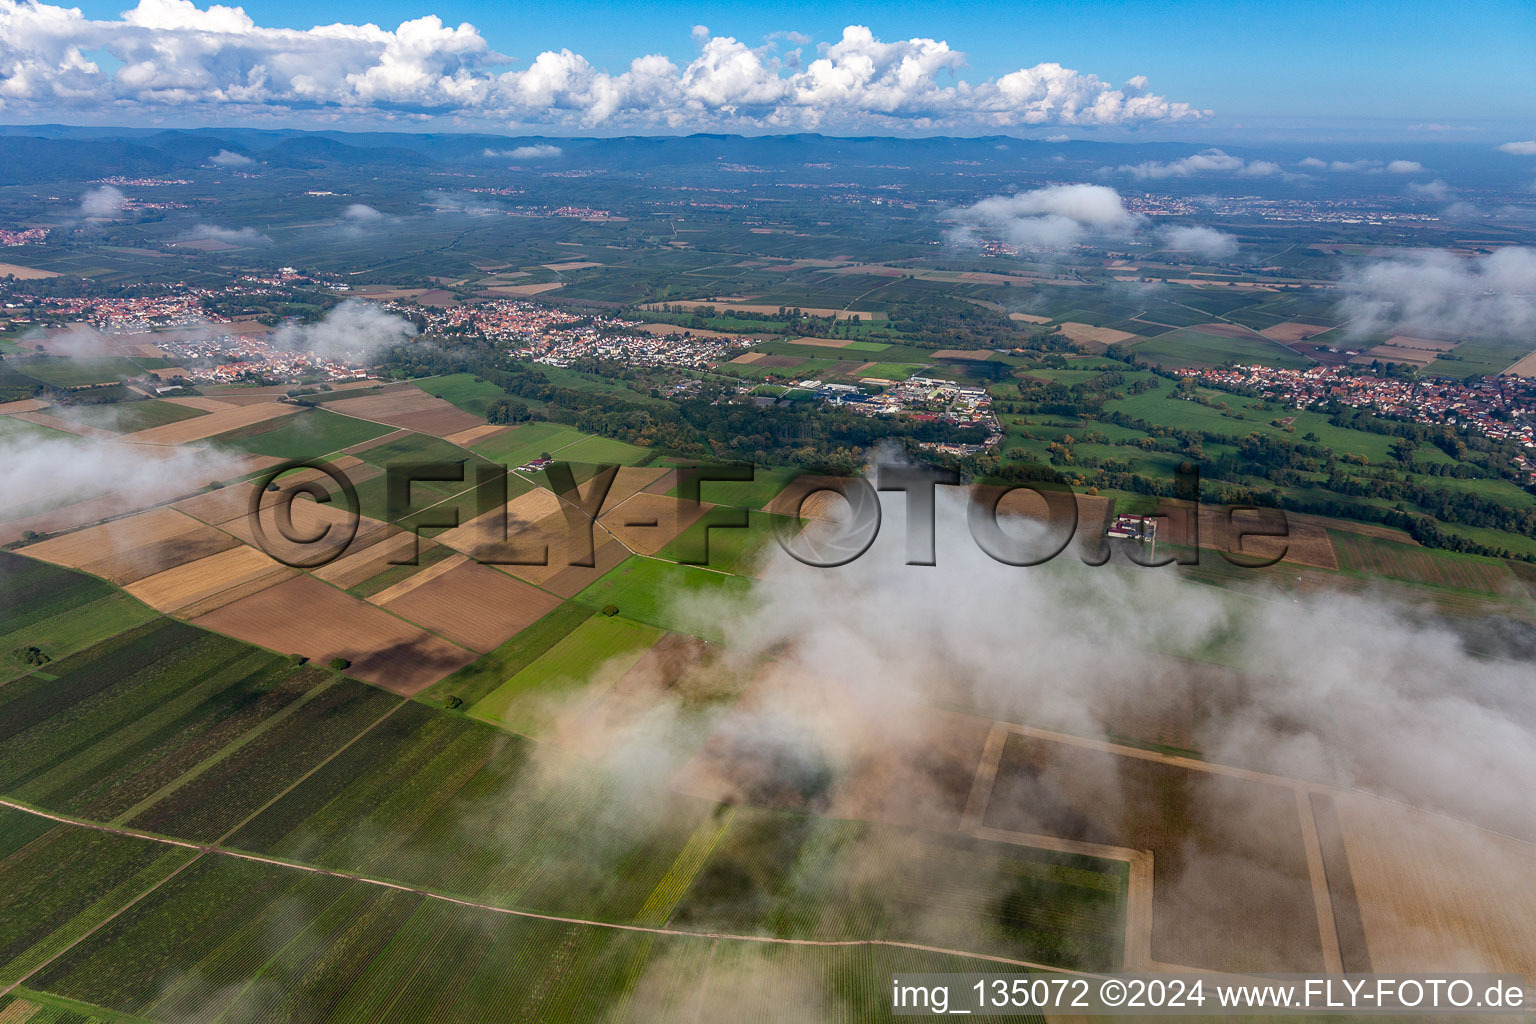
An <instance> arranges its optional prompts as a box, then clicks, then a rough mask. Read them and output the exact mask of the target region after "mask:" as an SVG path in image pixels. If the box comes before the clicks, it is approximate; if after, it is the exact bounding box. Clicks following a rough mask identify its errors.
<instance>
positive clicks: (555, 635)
mask: <svg viewBox="0 0 1536 1024" xmlns="http://www.w3.org/2000/svg"><path fill="white" fill-rule="evenodd" d="M592 614H593V612H592V609H591V608H589V607H587V606H586V605H584V604H578V603H576V602H574V601H567V602H565V603H563V604H561V605H560V606H559V607H557V608H556V609H555V610H554V611H552V612H550V613H549V614H548V615H545V616H544V617H543V618H542V619H540V620H539V621H537V622H535V623H533V624H532V625H530V626H528V627H527V628H525V629H524V630H523V631H522V632H520V633H518V634H517V635H516V636H514V637H513V638H512V639H510V640H508V641H507V642H506V643H504V644H502V645H501V646H500V647H498V648H496V649H495V650H494V651H491V652H490V653H489V654H487V655H485V656H484V657H482V658H479V659H477V660H476V661H475V662H474V663H472V664H469V665H466V666H464V667H463V668H461V669H459V670H458V671H457V672H455V673H453V674H452V675H450V676H447V677H446V678H443V679H440V680H438V681H437V682H436V683H433V684H432V685H431V686H430V687H428V688H427V689H425V690H423V691H422V692H421V693H420V694H418V695H417V696H418V698H419V699H421V700H442V701H444V702H452V701H454V700H457V701H458V702H459V703H458V704H456V705H455V707H458V706H462V705H472V704H474V703H475V702H476V701H478V700H480V699H481V698H482V697H484V696H485V695H486V694H488V693H490V692H491V691H492V690H494V689H496V688H497V687H498V686H500V685H501V684H502V683H504V682H506V681H507V680H508V679H511V678H512V677H513V676H515V675H517V674H518V673H519V672H521V671H522V670H523V669H524V668H526V667H527V666H529V665H531V664H532V663H533V662H534V661H535V660H536V659H538V658H539V657H541V656H542V655H543V654H544V652H546V651H548V650H549V649H550V648H551V647H553V646H554V645H555V644H557V643H559V642H560V641H561V640H563V639H564V638H565V637H567V636H569V635H570V633H571V631H572V630H574V629H575V628H576V627H577V626H579V625H581V624H582V623H583V622H585V621H586V620H587V619H589V618H591V616H592Z"/></svg>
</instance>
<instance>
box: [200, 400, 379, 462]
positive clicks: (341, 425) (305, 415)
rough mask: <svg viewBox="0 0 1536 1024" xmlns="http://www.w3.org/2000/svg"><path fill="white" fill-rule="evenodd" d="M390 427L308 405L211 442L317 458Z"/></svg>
mask: <svg viewBox="0 0 1536 1024" xmlns="http://www.w3.org/2000/svg"><path fill="white" fill-rule="evenodd" d="M390 429H391V428H390V427H388V426H385V425H382V424H378V423H369V422H367V421H365V420H358V419H353V418H351V417H350V416H340V415H337V414H336V413H332V412H326V411H324V410H322V409H306V410H304V411H302V412H300V413H298V414H297V415H294V416H286V417H284V418H282V419H278V420H266V421H264V422H261V423H256V424H252V425H251V426H248V427H241V428H239V429H237V430H232V431H229V432H228V433H225V434H218V435H215V436H214V437H211V438H209V442H210V443H212V444H216V445H218V446H220V447H223V448H229V449H232V450H234V451H238V452H248V453H250V454H252V455H272V456H276V457H277V458H281V459H315V458H319V457H320V456H322V455H330V454H333V453H335V452H339V451H341V450H342V449H344V448H350V447H352V446H353V445H357V444H362V443H363V442H364V441H371V440H373V439H374V438H376V437H381V436H383V435H384V434H387V433H389V432H390Z"/></svg>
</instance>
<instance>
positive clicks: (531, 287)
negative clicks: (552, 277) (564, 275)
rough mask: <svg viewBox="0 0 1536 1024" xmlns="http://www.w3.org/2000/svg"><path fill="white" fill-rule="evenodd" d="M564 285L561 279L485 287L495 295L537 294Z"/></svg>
mask: <svg viewBox="0 0 1536 1024" xmlns="http://www.w3.org/2000/svg"><path fill="white" fill-rule="evenodd" d="M564 286H565V282H563V281H547V282H545V283H544V284H499V285H493V286H492V287H490V288H487V289H486V291H488V292H491V293H493V294H495V295H539V294H542V293H543V292H550V291H554V290H555V289H556V288H563V287H564Z"/></svg>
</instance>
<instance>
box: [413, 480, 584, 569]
mask: <svg viewBox="0 0 1536 1024" xmlns="http://www.w3.org/2000/svg"><path fill="white" fill-rule="evenodd" d="M551 516H554V517H557V519H558V522H559V524H560V525H559V526H558V528H557V529H556V531H555V532H557V533H559V534H560V535H562V536H563V534H564V530H565V527H564V525H563V524H564V522H565V517H564V515H563V514H562V512H561V502H560V499H559V498H557V497H555V495H554V494H553V493H552V492H550V491H547V490H545V489H544V488H542V487H539V488H535V489H534V490H531V491H528V492H526V493H524V494H519V495H518V496H517V497H515V498H513V499H512V500H511V501H509V502H507V504H506V508H505V509H504V510H502V511H501V512H492V513H489V514H487V515H483V516H478V517H476V518H474V519H471V520H470V521H469V522H467V523H465V524H463V525H462V526H457V527H455V528H453V529H452V530H444V531H443V532H442V533H439V534H438V535H437V536H436V537H434V538H433V539H434V540H435V541H437V543H439V544H446V545H447V546H448V547H451V548H453V549H454V550H455V551H462V552H463V553H464V554H466V555H469V556H470V557H471V558H474V559H476V560H477V561H484V562H492V563H494V562H495V561H496V560H497V559H498V558H501V557H507V556H509V555H510V554H511V553H518V554H519V556H520V555H521V553H523V552H526V551H528V549H529V548H537V546H538V545H540V544H544V543H551V544H552V543H553V540H552V539H546V538H548V537H549V536H550V534H549V532H548V528H547V527H545V526H544V525H543V524H544V522H545V520H547V519H549V518H550V517H551ZM535 524H539V525H538V527H537V529H535ZM503 529H505V536H504V535H503ZM533 554H535V555H536V554H537V551H536V550H535V551H534V552H533Z"/></svg>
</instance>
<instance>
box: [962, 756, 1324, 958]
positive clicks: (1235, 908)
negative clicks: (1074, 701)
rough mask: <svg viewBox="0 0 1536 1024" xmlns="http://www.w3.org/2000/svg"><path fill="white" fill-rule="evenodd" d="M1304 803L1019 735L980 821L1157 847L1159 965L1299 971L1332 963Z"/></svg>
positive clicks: (1280, 789) (1231, 779)
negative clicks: (1316, 903) (1316, 898)
mask: <svg viewBox="0 0 1536 1024" xmlns="http://www.w3.org/2000/svg"><path fill="white" fill-rule="evenodd" d="M1045 780H1049V784H1045ZM1111 791H1113V794H1114V795H1111ZM1297 807H1298V805H1297V798H1296V794H1295V791H1294V790H1293V789H1292V788H1291V787H1290V786H1289V785H1276V784H1273V783H1266V782H1260V781H1251V780H1248V779H1244V778H1240V777H1237V776H1233V775H1224V774H1219V773H1214V772H1206V771H1200V770H1195V769H1193V768H1189V767H1184V766H1181V765H1178V764H1175V763H1169V762H1166V761H1163V760H1159V759H1157V758H1155V757H1150V756H1149V757H1136V756H1130V755H1127V754H1120V753H1113V752H1109V751H1103V750H1095V749H1089V748H1087V747H1081V746H1076V745H1070V744H1066V743H1058V742H1054V741H1050V740H1046V739H1037V738H1034V737H1027V736H1025V735H1022V734H1018V733H1014V734H1011V735H1009V737H1008V739H1007V742H1006V745H1005V746H1004V747H1003V750H1002V752H1001V759H1000V762H999V764H998V767H997V776H996V781H995V783H994V784H993V788H992V790H991V796H990V801H989V803H988V804H987V807H986V809H985V811H984V812H983V818H982V820H983V823H984V824H985V825H986V826H988V827H989V828H995V829H1001V830H1004V831H1007V832H1014V833H1024V834H1033V835H1048V836H1055V837H1058V838H1061V839H1065V840H1071V841H1075V842H1087V843H1096V844H1102V845H1106V846H1112V847H1119V848H1124V849H1128V850H1150V851H1151V853H1152V870H1153V878H1152V944H1151V956H1152V959H1153V960H1154V961H1157V962H1160V963H1176V964H1183V965H1188V966H1191V967H1200V968H1206V969H1211V970H1221V971H1233V972H1243V971H1251V970H1256V969H1258V967H1259V965H1261V964H1268V965H1272V966H1271V969H1274V968H1275V967H1277V966H1278V965H1286V968H1287V969H1289V970H1293V971H1298V972H1300V971H1308V970H1320V969H1321V968H1322V963H1323V960H1322V949H1321V945H1320V943H1321V940H1320V938H1319V933H1318V922H1317V917H1316V913H1315V910H1314V908H1313V901H1312V899H1311V888H1312V882H1311V880H1310V877H1309V874H1308V871H1309V869H1308V866H1307V858H1306V852H1305V847H1304V845H1303V834H1302V826H1301V821H1300V819H1299V815H1298V810H1297ZM1250 863H1258V864H1263V865H1264V866H1265V870H1264V871H1263V872H1250V871H1248V870H1246V869H1245V865H1247V864H1250Z"/></svg>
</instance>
